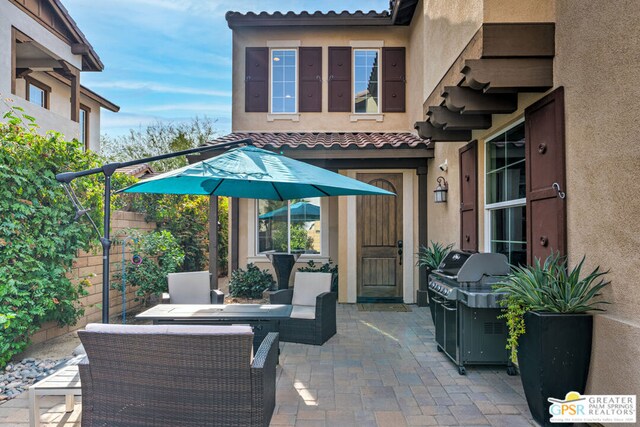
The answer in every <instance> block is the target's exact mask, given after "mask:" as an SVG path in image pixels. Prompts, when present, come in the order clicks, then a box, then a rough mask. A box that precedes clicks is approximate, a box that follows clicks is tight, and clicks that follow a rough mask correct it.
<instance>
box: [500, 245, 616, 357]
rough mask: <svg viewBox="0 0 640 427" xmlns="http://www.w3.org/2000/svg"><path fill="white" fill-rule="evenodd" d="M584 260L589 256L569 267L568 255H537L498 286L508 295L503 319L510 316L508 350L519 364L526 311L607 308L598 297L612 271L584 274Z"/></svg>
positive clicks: (576, 310)
mask: <svg viewBox="0 0 640 427" xmlns="http://www.w3.org/2000/svg"><path fill="white" fill-rule="evenodd" d="M584 261H585V257H582V260H580V262H579V263H578V265H576V266H575V267H574V268H572V269H569V267H568V265H567V258H566V257H564V256H560V254H559V253H552V254H551V255H549V256H548V257H547V258H546V259H545V261H544V263H541V262H540V260H539V259H537V258H536V260H535V262H534V264H533V265H530V266H512V272H511V274H510V275H509V276H507V278H506V280H505V281H504V282H503V283H500V284H498V285H496V286H495V287H494V288H495V290H496V291H497V292H503V293H506V295H507V297H506V298H505V299H503V300H501V304H502V305H503V307H504V309H503V314H502V315H501V316H500V318H503V319H506V321H507V326H508V327H509V339H508V342H507V349H508V350H510V351H511V359H512V361H513V362H514V363H517V355H518V339H519V337H520V336H521V335H522V334H524V333H525V325H524V315H525V313H527V312H529V311H538V312H548V313H567V314H575V313H585V312H587V311H592V310H594V311H604V310H603V309H601V308H600V307H599V306H598V305H599V304H608V302H606V301H602V300H598V299H597V297H599V296H600V293H601V291H602V289H604V288H605V287H606V286H607V285H609V283H610V282H609V281H606V280H604V279H603V278H602V277H603V276H604V275H605V274H607V273H608V272H607V271H600V267H596V268H595V269H594V270H593V271H592V272H591V273H589V274H587V275H586V276H584V277H581V276H582V267H583V265H584Z"/></svg>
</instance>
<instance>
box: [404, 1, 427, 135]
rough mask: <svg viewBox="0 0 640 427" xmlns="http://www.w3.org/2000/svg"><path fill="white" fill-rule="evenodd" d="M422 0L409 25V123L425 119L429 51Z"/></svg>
mask: <svg viewBox="0 0 640 427" xmlns="http://www.w3.org/2000/svg"><path fill="white" fill-rule="evenodd" d="M422 4H423V2H422V0H421V1H420V2H419V3H418V6H417V8H416V12H415V14H414V15H413V20H412V21H411V26H410V27H409V43H408V46H407V75H408V77H409V78H408V79H407V115H408V119H409V123H415V122H417V121H422V120H424V114H423V112H422V103H423V102H424V76H425V68H426V64H427V61H425V58H427V57H428V56H429V51H428V50H425V44H424V31H425V28H424V25H425V17H424V14H423V13H422Z"/></svg>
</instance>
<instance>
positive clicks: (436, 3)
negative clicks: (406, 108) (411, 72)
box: [414, 0, 483, 101]
mask: <svg viewBox="0 0 640 427" xmlns="http://www.w3.org/2000/svg"><path fill="white" fill-rule="evenodd" d="M482 4H483V2H482V0H424V1H423V3H422V10H420V9H418V10H417V11H416V14H419V13H420V12H422V13H423V15H424V20H425V21H424V47H425V49H427V50H428V54H425V55H424V61H425V71H424V88H423V101H424V100H425V99H426V98H427V96H429V94H430V93H431V91H432V90H433V88H434V87H435V86H436V84H437V83H438V82H439V81H440V79H441V78H442V76H443V75H444V74H445V73H446V71H447V70H448V69H449V67H451V64H453V61H454V60H455V59H456V57H457V56H458V55H459V54H460V52H461V51H462V49H464V47H465V46H466V45H467V43H469V41H470V40H471V37H473V35H474V34H475V33H476V31H478V29H479V28H480V25H481V24H482V13H483V11H482ZM414 19H415V18H414ZM425 53H427V52H425Z"/></svg>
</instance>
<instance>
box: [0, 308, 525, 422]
mask: <svg viewBox="0 0 640 427" xmlns="http://www.w3.org/2000/svg"><path fill="white" fill-rule="evenodd" d="M411 307H412V309H413V311H412V312H409V313H400V312H360V311H358V310H357V308H356V306H355V305H346V304H341V305H338V334H337V335H336V336H334V337H333V338H331V340H329V341H328V342H327V343H325V345H323V346H321V347H317V346H310V345H303V344H291V343H282V344H281V348H282V353H281V355H280V363H281V366H280V367H279V368H278V384H277V404H276V409H275V412H274V415H273V419H272V422H271V425H274V426H281V425H284V426H327V427H333V426H336V427H339V426H349V427H351V426H391V427H400V426H404V425H416V426H421V425H423V426H428V425H461V426H474V425H493V426H509V427H517V426H530V425H536V424H535V423H534V422H533V421H531V415H530V414H529V410H528V409H527V404H526V401H525V399H524V395H523V391H522V385H521V382H520V377H518V376H516V377H510V376H508V375H507V374H506V370H505V369H504V368H487V367H483V368H475V367H471V368H469V369H467V375H466V376H460V375H458V371H457V369H456V368H455V366H454V365H453V364H452V363H451V362H450V361H449V360H448V359H447V358H446V356H444V355H443V354H442V353H439V352H438V351H437V350H436V347H435V344H434V340H433V333H434V328H433V323H432V322H431V317H430V315H429V310H428V308H419V307H416V306H411ZM27 407H28V399H27V395H26V393H23V394H22V395H21V396H19V397H18V398H16V399H13V400H11V401H9V402H6V403H4V404H2V405H0V426H21V427H24V426H27V425H28V421H29V420H28V412H27ZM41 407H42V414H43V415H42V422H43V424H42V425H48V426H77V425H79V422H78V420H79V417H80V403H79V399H78V400H77V403H76V410H75V411H74V412H73V413H71V414H65V413H64V399H63V398H61V397H45V398H43V399H41Z"/></svg>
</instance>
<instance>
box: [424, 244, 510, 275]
mask: <svg viewBox="0 0 640 427" xmlns="http://www.w3.org/2000/svg"><path fill="white" fill-rule="evenodd" d="M509 270H510V268H509V260H508V259H507V257H506V256H505V255H504V254H498V253H473V254H472V253H469V252H462V251H451V252H449V255H447V256H446V257H445V258H444V259H443V260H442V262H441V263H440V265H439V266H438V269H437V270H436V272H437V273H440V274H441V275H443V276H445V277H449V278H451V279H456V280H457V281H458V282H465V283H477V282H481V281H482V279H483V277H485V276H505V275H507V274H509Z"/></svg>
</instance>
